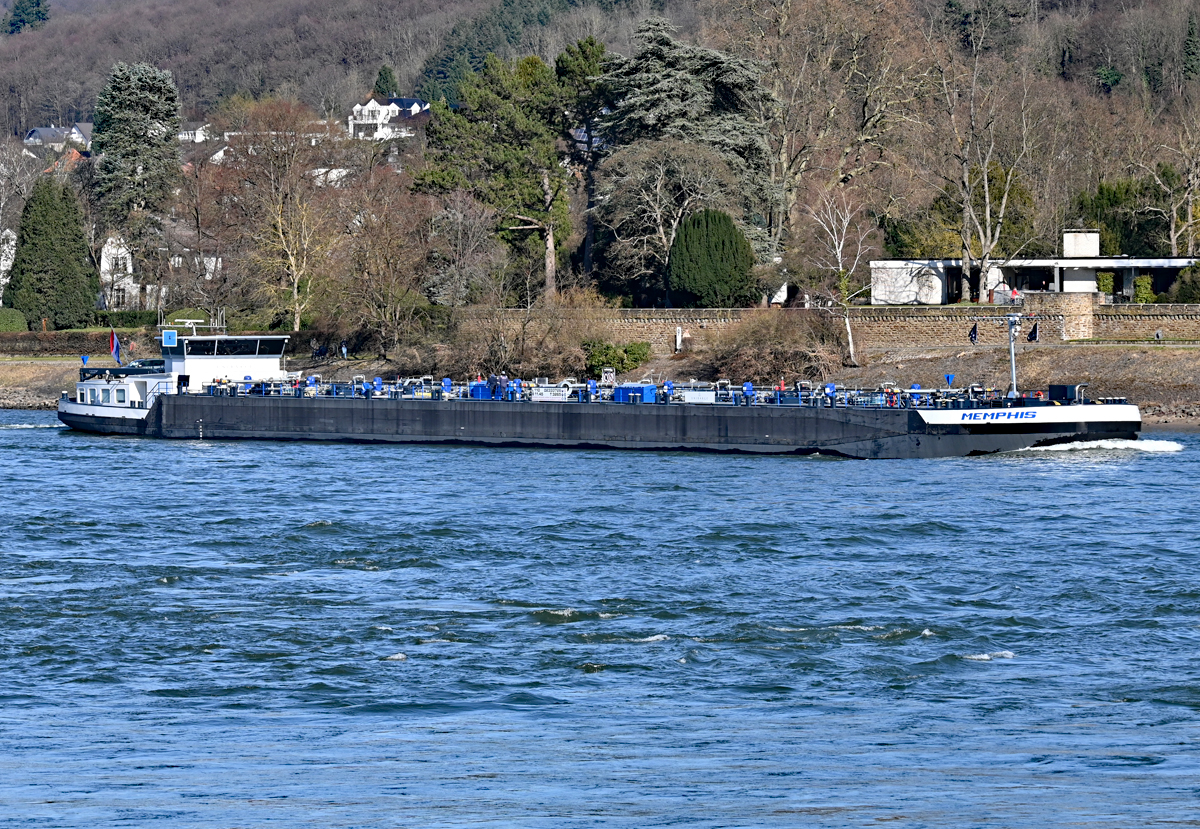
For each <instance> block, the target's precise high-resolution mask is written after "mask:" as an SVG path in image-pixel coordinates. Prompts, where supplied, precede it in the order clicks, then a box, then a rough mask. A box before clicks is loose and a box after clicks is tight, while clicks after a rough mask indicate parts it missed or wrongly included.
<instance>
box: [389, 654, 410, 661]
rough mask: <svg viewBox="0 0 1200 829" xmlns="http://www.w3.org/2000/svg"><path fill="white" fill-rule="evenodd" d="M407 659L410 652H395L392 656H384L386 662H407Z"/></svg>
mask: <svg viewBox="0 0 1200 829" xmlns="http://www.w3.org/2000/svg"><path fill="white" fill-rule="evenodd" d="M407 660H408V654H406V653H394V654H392V655H391V656H386V657H384V659H383V661H384V662H405V661H407Z"/></svg>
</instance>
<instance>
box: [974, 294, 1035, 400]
mask: <svg viewBox="0 0 1200 829" xmlns="http://www.w3.org/2000/svg"><path fill="white" fill-rule="evenodd" d="M1038 318H1039V317H1038V316H1037V315H1036V314H1027V315H1025V316H1024V317H1022V315H1021V314H1019V313H1017V312H1013V313H1011V314H1005V315H1004V316H1002V317H970V319H972V320H978V321H981V322H1007V323H1008V372H1009V380H1010V384H1009V388H1008V397H1010V398H1014V397H1020V396H1021V394H1020V392H1019V391H1018V390H1017V332H1018V331H1020V329H1021V320H1022V319H1030V320H1034V319H1038ZM972 342H974V340H973V339H972Z"/></svg>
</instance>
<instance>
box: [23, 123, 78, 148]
mask: <svg viewBox="0 0 1200 829" xmlns="http://www.w3.org/2000/svg"><path fill="white" fill-rule="evenodd" d="M70 134H71V131H70V130H69V129H67V128H66V127H34V128H33V129H31V130H30V131H29V132H27V133H25V139H24V142H25V146H26V147H46V148H48V149H51V150H54V152H56V153H61V152H62V148H63V147H64V146H66V143H67V137H68V136H69V135H70Z"/></svg>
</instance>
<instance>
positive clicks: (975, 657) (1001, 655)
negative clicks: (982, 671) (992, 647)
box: [963, 651, 1016, 662]
mask: <svg viewBox="0 0 1200 829" xmlns="http://www.w3.org/2000/svg"><path fill="white" fill-rule="evenodd" d="M1014 657H1016V654H1015V653H1013V652H1012V651H993V652H992V653H972V654H969V655H967V656H964V657H963V659H969V660H971V661H972V662H991V661H992V660H993V659H1013V658H1014Z"/></svg>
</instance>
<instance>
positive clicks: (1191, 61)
mask: <svg viewBox="0 0 1200 829" xmlns="http://www.w3.org/2000/svg"><path fill="white" fill-rule="evenodd" d="M1197 28H1198V27H1197V25H1196V13H1195V12H1192V13H1190V14H1189V15H1188V25H1187V35H1185V36H1184V38H1183V76H1184V77H1185V78H1187V79H1188V80H1194V79H1195V78H1197V77H1200V31H1197Z"/></svg>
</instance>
